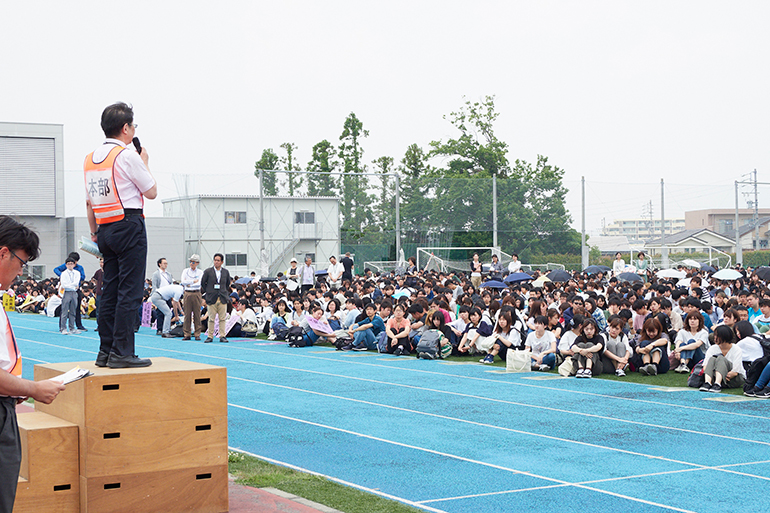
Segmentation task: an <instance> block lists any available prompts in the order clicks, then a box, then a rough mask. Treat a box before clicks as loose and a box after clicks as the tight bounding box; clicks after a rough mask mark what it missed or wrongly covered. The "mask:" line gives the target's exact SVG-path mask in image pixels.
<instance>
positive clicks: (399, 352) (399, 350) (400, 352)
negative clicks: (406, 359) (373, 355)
mask: <svg viewBox="0 0 770 513" xmlns="http://www.w3.org/2000/svg"><path fill="white" fill-rule="evenodd" d="M393 354H394V355H395V356H401V355H403V354H404V346H398V347H397V348H396V350H395V351H393Z"/></svg>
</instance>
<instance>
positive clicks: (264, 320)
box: [254, 296, 274, 335]
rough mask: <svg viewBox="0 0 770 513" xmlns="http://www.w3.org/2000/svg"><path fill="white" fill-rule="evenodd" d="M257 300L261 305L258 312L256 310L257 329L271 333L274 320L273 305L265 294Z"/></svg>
mask: <svg viewBox="0 0 770 513" xmlns="http://www.w3.org/2000/svg"><path fill="white" fill-rule="evenodd" d="M257 301H258V302H259V305H260V306H259V312H258V313H257V311H256V310H254V313H256V314H257V329H258V330H259V331H261V332H262V333H264V334H265V335H267V334H269V333H270V321H272V320H273V314H274V312H273V307H272V306H270V300H269V299H268V298H267V297H265V296H262V297H260V298H258V299H257Z"/></svg>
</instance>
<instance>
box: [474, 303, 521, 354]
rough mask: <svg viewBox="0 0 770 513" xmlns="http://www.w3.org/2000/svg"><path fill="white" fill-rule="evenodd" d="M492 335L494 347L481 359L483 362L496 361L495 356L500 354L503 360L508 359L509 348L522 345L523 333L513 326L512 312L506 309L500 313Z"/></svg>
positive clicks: (513, 348)
mask: <svg viewBox="0 0 770 513" xmlns="http://www.w3.org/2000/svg"><path fill="white" fill-rule="evenodd" d="M492 337H493V338H494V342H493V345H492V348H491V349H490V351H489V353H488V354H487V355H486V356H485V357H484V358H482V359H481V360H479V361H480V362H481V363H486V364H491V363H494V362H495V356H498V355H499V356H500V358H501V359H502V360H503V361H506V358H507V356H508V350H509V349H511V350H515V349H518V348H519V346H520V345H521V333H519V330H517V329H515V328H514V327H513V320H512V318H511V313H510V312H508V311H506V312H503V313H501V314H500V317H499V318H498V319H497V326H495V331H494V333H492Z"/></svg>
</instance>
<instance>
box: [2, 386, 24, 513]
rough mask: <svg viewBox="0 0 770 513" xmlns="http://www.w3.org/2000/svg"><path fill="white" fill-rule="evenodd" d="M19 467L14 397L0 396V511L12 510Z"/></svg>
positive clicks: (8, 511) (19, 450) (17, 429)
mask: <svg viewBox="0 0 770 513" xmlns="http://www.w3.org/2000/svg"><path fill="white" fill-rule="evenodd" d="M0 372H4V371H0ZM19 468H21V438H20V437H19V425H18V424H17V423H16V399H13V398H11V397H0V513H11V512H12V511H13V503H14V499H15V498H16V485H17V483H18V480H19Z"/></svg>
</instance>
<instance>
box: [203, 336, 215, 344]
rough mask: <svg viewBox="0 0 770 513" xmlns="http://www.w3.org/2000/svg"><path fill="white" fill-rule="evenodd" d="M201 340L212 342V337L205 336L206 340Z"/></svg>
mask: <svg viewBox="0 0 770 513" xmlns="http://www.w3.org/2000/svg"><path fill="white" fill-rule="evenodd" d="M203 342H204V343H206V344H208V343H209V342H214V339H213V338H211V337H207V338H206V340H204V341H203Z"/></svg>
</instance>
